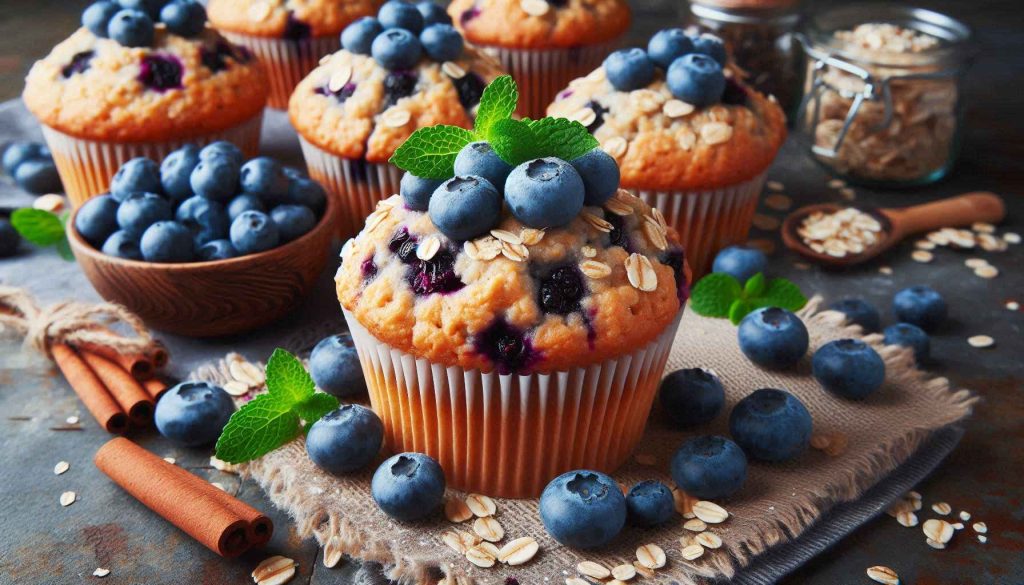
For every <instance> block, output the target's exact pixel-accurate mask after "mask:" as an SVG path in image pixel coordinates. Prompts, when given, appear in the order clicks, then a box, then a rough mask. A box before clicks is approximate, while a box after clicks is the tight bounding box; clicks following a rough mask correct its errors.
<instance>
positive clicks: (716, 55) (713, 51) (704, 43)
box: [693, 34, 729, 67]
mask: <svg viewBox="0 0 1024 585" xmlns="http://www.w3.org/2000/svg"><path fill="white" fill-rule="evenodd" d="M693 52H694V53H701V54H703V55H707V56H708V57H711V58H712V59H714V60H715V62H716V63H718V64H719V65H720V66H722V67H725V63H726V61H728V60H729V55H728V54H727V53H726V51H725V43H724V42H722V39H720V38H718V37H716V36H714V35H709V34H703V35H700V36H699V37H697V38H695V39H693Z"/></svg>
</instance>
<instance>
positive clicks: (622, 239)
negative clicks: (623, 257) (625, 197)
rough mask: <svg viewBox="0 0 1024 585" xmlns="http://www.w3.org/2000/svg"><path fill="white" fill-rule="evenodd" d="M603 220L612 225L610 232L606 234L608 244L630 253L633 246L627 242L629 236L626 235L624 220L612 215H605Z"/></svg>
mask: <svg viewBox="0 0 1024 585" xmlns="http://www.w3.org/2000/svg"><path fill="white" fill-rule="evenodd" d="M605 220H606V221H607V222H608V223H610V224H612V231H610V232H608V243H609V244H610V245H612V246H619V247H620V248H622V249H623V250H625V251H627V252H629V253H632V252H633V245H632V243H631V242H630V241H629V234H627V233H626V224H625V222H624V220H623V219H622V218H621V217H619V216H618V215H615V214H614V213H612V214H609V215H607V217H605Z"/></svg>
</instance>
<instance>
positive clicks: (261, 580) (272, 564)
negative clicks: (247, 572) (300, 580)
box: [251, 555, 298, 585]
mask: <svg viewBox="0 0 1024 585" xmlns="http://www.w3.org/2000/svg"><path fill="white" fill-rule="evenodd" d="M297 566H298V563H296V562H295V561H293V560H292V559H289V558H288V557H283V556H280V555H274V556H272V557H268V558H266V559H264V560H263V561H262V562H260V564H258V565H256V568H255V569H253V571H252V575H251V576H252V580H253V581H254V582H255V583H256V585H281V584H282V583H287V582H288V581H290V580H291V578H292V577H294V576H295V568H296V567H297Z"/></svg>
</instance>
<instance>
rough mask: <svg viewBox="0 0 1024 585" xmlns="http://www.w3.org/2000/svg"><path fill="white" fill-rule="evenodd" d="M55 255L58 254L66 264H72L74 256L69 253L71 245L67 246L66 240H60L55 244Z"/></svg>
mask: <svg viewBox="0 0 1024 585" xmlns="http://www.w3.org/2000/svg"><path fill="white" fill-rule="evenodd" d="M57 253H58V254H60V257H61V258H63V259H65V260H67V261H68V262H72V261H74V259H75V255H74V254H73V253H72V252H71V245H70V244H68V239H67V238H62V239H61V240H60V241H59V242H57Z"/></svg>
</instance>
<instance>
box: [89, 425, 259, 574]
mask: <svg viewBox="0 0 1024 585" xmlns="http://www.w3.org/2000/svg"><path fill="white" fill-rule="evenodd" d="M94 461H95V463H96V467H98V468H99V469H100V471H102V472H103V473H105V474H106V475H107V476H108V477H110V479H112V480H113V481H114V483H116V484H117V485H119V486H121V487H122V488H123V489H124V490H125V491H126V492H128V493H129V494H131V495H132V496H134V497H135V498H136V499H137V500H139V501H140V502H142V503H143V504H144V505H145V506H146V507H147V508H149V509H150V510H153V511H154V512H156V513H157V514H159V515H160V516H161V517H162V518H164V519H165V520H167V521H168V522H170V523H171V524H174V525H175V526H177V527H178V528H180V529H181V530H182V531H184V532H185V533H186V534H188V535H189V536H191V537H192V538H194V539H196V540H197V541H199V542H200V543H201V544H202V545H203V546H205V547H207V548H209V549H210V550H212V551H214V552H215V553H217V554H219V555H221V556H223V557H234V556H238V555H240V554H242V553H243V552H245V551H246V550H248V548H249V540H248V538H247V536H246V532H247V530H248V526H247V524H246V522H245V520H243V519H242V518H241V517H240V516H239V515H238V514H236V513H235V512H234V511H232V510H231V509H229V508H228V507H227V506H225V505H224V503H223V500H222V499H221V498H219V497H215V496H214V495H213V494H211V493H209V492H207V491H205V490H203V489H201V488H200V484H206V482H205V481H203V480H201V479H199V478H198V477H196V476H194V475H192V474H191V473H188V472H187V471H185V470H183V469H181V468H180V467H177V466H176V465H172V464H170V463H168V462H166V461H164V460H163V459H161V458H160V457H157V456H156V455H154V454H152V453H150V452H149V451H146V450H145V449H143V448H142V447H139V446H138V445H136V444H135V443H133V442H131V441H129V440H128V439H125V438H121V437H119V438H116V439H111V440H110V441H108V442H107V444H105V445H103V446H102V447H100V449H99V451H97V452H96V457H95V458H94ZM210 487H212V486H210ZM213 489H217V488H213ZM218 491H219V490H218ZM225 495H226V494H225Z"/></svg>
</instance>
